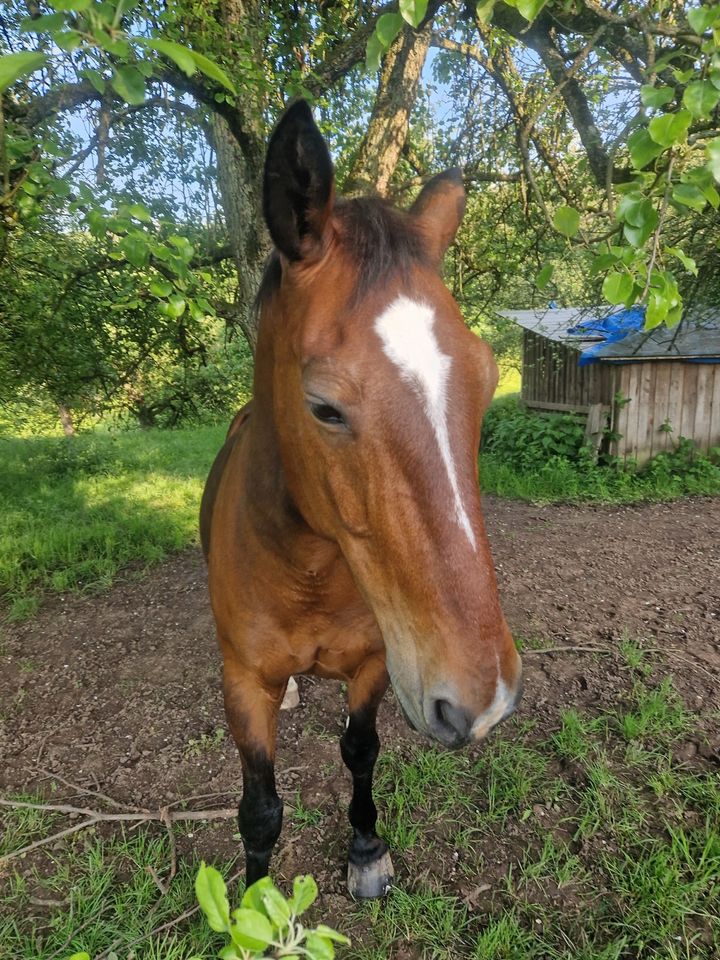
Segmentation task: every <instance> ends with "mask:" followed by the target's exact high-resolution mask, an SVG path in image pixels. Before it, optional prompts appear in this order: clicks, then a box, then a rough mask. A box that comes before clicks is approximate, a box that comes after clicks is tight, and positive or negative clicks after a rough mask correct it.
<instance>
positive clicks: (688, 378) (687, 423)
mask: <svg viewBox="0 0 720 960" xmlns="http://www.w3.org/2000/svg"><path fill="white" fill-rule="evenodd" d="M697 385H698V364H697V363H684V364H683V399H682V410H681V412H680V430H679V433H678V437H676V440H677V439H679V438H680V437H687V438H688V439H689V440H692V439H693V433H694V432H695V408H696V406H697Z"/></svg>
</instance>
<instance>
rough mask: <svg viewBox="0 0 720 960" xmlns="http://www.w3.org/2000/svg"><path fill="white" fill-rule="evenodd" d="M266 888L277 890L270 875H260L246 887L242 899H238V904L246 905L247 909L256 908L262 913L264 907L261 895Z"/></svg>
mask: <svg viewBox="0 0 720 960" xmlns="http://www.w3.org/2000/svg"><path fill="white" fill-rule="evenodd" d="M268 890H277V887H276V886H275V884H274V883H273V882H272V880H271V879H270V877H261V878H260V879H259V880H256V881H255V883H253V884H252V885H251V886H249V887H248V888H247V890H246V891H245V893H244V894H243V897H242V900H241V901H240V906H241V907H246V908H247V909H248V910H257V911H259V912H260V913H262V912H263V910H264V909H265V904H264V903H263V896H264V895H265V894H266V893H267V892H268ZM278 892H279V891H278Z"/></svg>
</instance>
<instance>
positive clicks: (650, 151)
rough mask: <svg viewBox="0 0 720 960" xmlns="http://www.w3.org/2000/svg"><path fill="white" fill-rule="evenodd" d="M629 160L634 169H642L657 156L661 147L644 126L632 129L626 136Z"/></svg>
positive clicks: (661, 149) (661, 150) (660, 151)
mask: <svg viewBox="0 0 720 960" xmlns="http://www.w3.org/2000/svg"><path fill="white" fill-rule="evenodd" d="M628 148H629V150H630V160H631V161H632V165H633V166H634V167H635V169H636V170H642V169H643V167H646V166H647V165H648V164H649V163H650V161H651V160H654V159H655V158H656V157H659V156H660V154H661V153H662V152H663V148H662V147H661V146H660V145H659V144H658V143H656V142H655V141H654V140H653V138H652V137H651V136H650V134H649V133H648V132H647V130H646V129H645V127H640V129H639V130H634V131H633V132H632V133H631V134H630V136H629V137H628Z"/></svg>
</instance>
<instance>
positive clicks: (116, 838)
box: [0, 638, 720, 960]
mask: <svg viewBox="0 0 720 960" xmlns="http://www.w3.org/2000/svg"><path fill="white" fill-rule="evenodd" d="M629 644H630V641H629V640H628V639H627V638H626V641H625V646H626V649H628V648H629ZM640 667H641V668H642V669H640V668H637V669H636V668H634V667H630V671H629V675H628V682H627V684H626V686H625V687H624V689H623V691H622V693H621V696H620V697H619V699H618V701H617V703H616V704H615V705H614V706H613V707H612V708H611V709H610V708H606V709H595V710H592V711H590V710H581V709H578V708H576V707H569V708H568V709H567V710H566V711H565V712H564V713H562V714H561V716H560V719H559V721H558V724H557V727H556V729H555V730H553V731H549V732H541V731H540V730H539V729H538V728H537V727H536V725H535V723H534V722H533V721H528V720H525V721H516V720H511V721H509V723H508V724H507V725H506V726H505V727H504V728H501V730H499V731H498V733H497V734H496V735H495V736H494V737H493V738H491V739H490V740H489V741H488V743H487V744H486V745H485V746H484V747H482V748H481V749H478V750H475V751H473V752H470V753H468V752H460V753H449V752H442V751H439V750H437V749H436V748H434V747H428V746H425V745H424V744H421V743H419V742H409V743H408V742H405V743H402V744H397V745H395V747H394V748H393V747H392V746H391V747H389V748H386V749H385V750H384V751H383V753H382V754H381V760H380V763H379V769H378V776H377V780H376V791H375V793H376V798H377V803H378V807H379V809H380V814H381V827H380V828H381V832H383V833H384V835H385V836H386V837H387V839H388V840H389V841H390V842H391V844H392V846H393V850H394V859H395V864H396V868H397V870H398V874H399V882H400V885H399V886H398V887H397V888H396V889H394V890H393V891H392V893H391V894H390V896H389V898H388V899H387V900H386V901H384V902H371V903H366V904H358V905H357V906H356V907H355V909H354V911H351V912H350V913H348V912H347V910H346V909H345V908H343V907H341V908H340V913H339V914H338V913H337V910H338V906H337V897H334V896H331V897H328V898H327V899H325V900H321V901H320V904H319V906H318V907H317V908H313V909H314V913H313V914H312V915H311V917H310V920H311V921H312V922H328V923H330V924H331V925H333V926H335V927H337V928H338V929H340V930H341V931H343V932H345V933H347V934H348V935H350V936H351V937H352V939H353V946H352V947H351V948H349V949H348V950H345V951H340V952H339V956H342V957H347V958H351V957H353V958H354V957H357V958H362V960H381V958H387V957H391V956H398V957H399V956H408V957H409V956H412V957H418V958H437V960H444V958H447V960H451V958H457V957H468V958H473V960H490V958H492V960H607V958H614V960H681V958H682V960H714V958H716V957H717V956H718V955H720V920H719V918H720V781H719V780H718V778H717V775H716V773H715V772H714V771H712V770H711V769H709V765H705V766H702V765H700V766H697V765H696V766H695V767H694V768H692V769H691V768H690V767H689V766H688V765H687V764H683V763H680V762H676V761H675V760H674V759H673V756H674V749H675V747H676V746H677V745H678V744H679V743H681V742H682V739H683V737H685V736H686V734H687V730H688V728H689V726H690V725H691V724H692V723H693V717H692V716H691V715H690V714H689V713H688V712H687V710H686V709H685V707H684V705H683V703H682V701H681V699H680V697H679V696H678V694H677V692H676V691H675V689H674V687H673V685H672V679H671V678H670V677H669V676H668V675H667V670H666V669H665V668H664V667H662V668H661V667H660V665H659V664H658V663H657V662H655V661H653V659H652V656H651V654H650V652H649V651H644V657H643V659H642V663H641V664H640ZM629 717H633V718H634V719H633V721H632V723H631V724H630V726H628V718H629ZM24 799H30V800H32V799H36V798H32V797H26V798H24ZM286 799H287V801H290V802H291V809H292V815H291V817H290V818H289V820H290V822H289V823H288V824H287V828H288V829H287V830H286V838H287V837H288V836H290V837H292V836H294V835H295V831H297V830H300V829H302V830H312V829H313V828H317V827H318V826H320V825H321V823H322V822H323V820H324V819H325V817H326V816H332V813H331V812H330V811H329V810H323V811H320V810H319V809H316V808H312V809H311V808H306V807H305V806H304V805H303V803H302V801H301V799H300V796H299V794H298V795H296V796H295V798H294V804H292V798H290V797H288V798H286ZM2 819H3V822H4V829H3V831H2V834H1V835H0V856H2V854H3V853H5V852H8V851H10V850H13V849H16V848H17V847H19V846H21V845H23V844H26V843H28V842H30V841H32V840H33V839H36V838H37V837H40V836H44V835H47V834H48V833H50V832H52V830H58V829H60V828H61V827H62V826H63V825H64V821H63V820H62V819H61V818H59V819H55V820H52V819H51V818H50V817H48V816H47V815H46V814H45V813H41V812H38V811H30V810H21V809H18V810H12V811H3V813H2ZM190 829H191V830H192V839H191V841H190V842H188V841H187V840H186V836H187V831H185V832H184V831H183V830H182V829H181V827H180V826H179V825H176V826H175V831H176V837H177V841H178V845H179V848H180V850H181V853H180V857H179V865H180V866H179V873H178V875H177V876H176V878H175V879H174V880H173V883H172V885H171V887H170V892H169V893H168V894H166V895H164V896H163V895H161V894H160V893H159V891H158V888H157V886H156V885H155V882H154V881H153V879H152V876H151V871H150V870H149V868H152V869H153V870H154V871H155V872H156V873H157V874H158V875H160V876H164V875H165V873H166V871H167V868H168V864H169V859H170V850H169V844H168V840H167V836H166V835H165V834H164V832H163V830H162V828H161V827H160V826H152V827H147V828H145V829H142V830H126V831H124V830H123V829H122V828H120V827H117V828H112V829H109V830H106V831H103V832H102V834H97V833H94V832H93V831H91V830H87V831H84V832H82V833H79V834H76V835H75V836H73V837H69V838H67V839H65V840H63V841H61V842H60V843H58V844H56V845H55V846H54V847H53V848H52V849H50V848H45V851H44V853H42V854H35V855H34V856H32V857H31V858H30V857H29V858H27V859H26V860H23V861H11V862H10V869H9V870H8V871H7V873H6V877H5V879H4V881H3V883H2V886H1V887H0V955H1V956H3V957H4V956H6V955H7V956H8V957H12V958H13V960H50V958H51V957H53V956H55V955H56V954H57V957H59V958H60V960H63V958H65V957H67V956H69V955H70V954H71V953H72V952H73V951H74V950H81V949H82V950H87V951H88V952H89V953H90V955H91V956H93V957H96V956H97V955H99V954H103V953H104V952H105V951H108V950H112V951H114V952H115V953H116V955H117V957H118V958H125V957H126V956H127V957H130V956H132V957H133V958H135V960H190V958H191V957H196V956H197V957H201V958H207V960H209V958H210V957H212V956H215V954H216V951H217V948H218V939H217V937H216V935H214V934H213V933H212V932H211V931H210V930H209V929H208V928H207V926H206V925H205V924H204V923H203V922H202V920H201V919H200V918H199V916H198V915H195V916H193V917H191V918H189V919H188V920H187V921H184V922H183V923H181V924H180V925H177V926H173V927H172V928H171V929H168V930H166V931H161V932H158V933H155V934H152V935H151V936H149V937H148V934H151V933H152V931H153V930H155V929H156V928H157V927H160V926H162V925H163V924H164V923H166V922H169V921H171V920H173V919H174V918H176V917H178V916H180V915H181V914H182V913H184V912H185V911H186V910H188V909H190V908H191V907H192V906H193V905H194V902H195V898H194V892H193V878H194V875H195V871H196V869H197V866H198V863H199V859H200V858H201V857H202V856H205V858H206V859H213V861H214V862H215V863H216V866H218V868H220V869H222V870H223V872H224V873H225V875H226V876H229V875H230V874H231V873H232V872H233V871H234V870H235V869H237V867H236V866H233V864H232V863H231V862H230V861H229V860H226V861H225V862H221V861H220V860H219V858H218V856H217V852H216V851H217V842H218V834H217V831H218V830H222V829H223V827H217V826H215V825H213V824H206V825H199V824H193V826H192V828H190ZM334 832H335V831H334V830H333V834H334ZM341 839H342V838H339V837H336V836H334V835H333V836H332V837H331V836H322V838H321V840H320V842H319V847H318V849H317V852H316V853H315V854H314V855H313V857H312V860H311V862H308V863H307V869H308V870H311V871H312V870H321V869H322V868H323V866H324V864H325V863H326V861H327V858H328V857H329V856H332V857H336V856H337V855H338V854H337V850H336V848H337V847H338V846H339V845H340V840H341ZM330 848H332V851H333V852H332V854H330V853H329V852H328V851H329V850H330ZM213 851H215V852H213ZM342 902H343V903H344V902H345V901H342ZM334 911H335V912H334ZM141 938H145V939H142V940H141ZM135 941H140V942H139V943H137V944H136V943H135ZM398 950H399V951H400V952H396V951H398ZM3 951H5V952H3Z"/></svg>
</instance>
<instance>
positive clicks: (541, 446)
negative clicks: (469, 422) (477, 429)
mask: <svg viewBox="0 0 720 960" xmlns="http://www.w3.org/2000/svg"><path fill="white" fill-rule="evenodd" d="M482 450H483V453H488V454H491V455H492V456H493V457H495V458H497V459H498V460H500V461H502V462H503V463H506V464H508V465H510V466H513V467H517V468H519V469H521V470H529V469H533V468H538V467H542V466H544V465H545V464H547V463H548V462H550V461H554V462H557V460H558V459H560V460H564V461H568V462H570V463H578V464H582V465H583V466H586V465H588V464H589V463H591V462H592V455H591V452H590V449H589V448H588V445H587V443H586V440H585V427H584V424H583V421H582V420H581V419H580V418H579V417H576V416H573V415H572V414H567V413H549V414H537V413H532V412H530V411H529V410H527V409H525V408H524V407H522V406H521V405H520V404H519V403H518V401H517V400H516V399H515V398H514V397H512V398H511V397H508V398H506V399H502V400H499V401H498V402H496V403H494V404H492V406H491V407H490V409H489V410H488V412H487V414H486V415H485V420H484V423H483V442H482Z"/></svg>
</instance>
